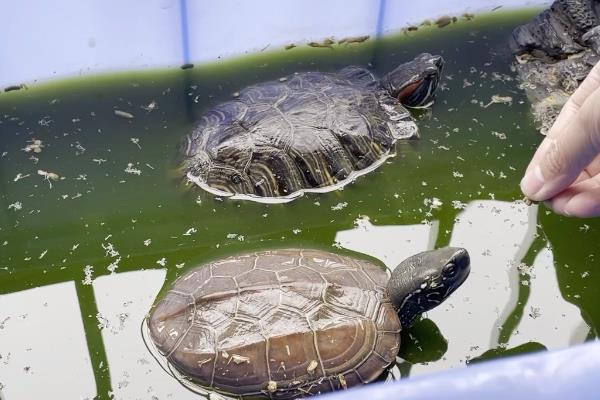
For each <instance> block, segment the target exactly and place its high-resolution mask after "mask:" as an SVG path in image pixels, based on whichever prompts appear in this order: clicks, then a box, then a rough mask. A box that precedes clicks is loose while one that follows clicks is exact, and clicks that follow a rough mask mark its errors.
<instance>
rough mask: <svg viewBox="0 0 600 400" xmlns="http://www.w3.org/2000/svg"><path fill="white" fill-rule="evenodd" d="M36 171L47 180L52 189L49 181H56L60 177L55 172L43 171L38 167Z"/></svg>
mask: <svg viewBox="0 0 600 400" xmlns="http://www.w3.org/2000/svg"><path fill="white" fill-rule="evenodd" d="M37 173H38V175H41V176H43V177H44V180H46V181H48V185H50V189H52V182H51V181H57V180H59V179H60V176H59V175H58V174H55V173H54V172H48V171H44V170H43V169H38V171H37Z"/></svg>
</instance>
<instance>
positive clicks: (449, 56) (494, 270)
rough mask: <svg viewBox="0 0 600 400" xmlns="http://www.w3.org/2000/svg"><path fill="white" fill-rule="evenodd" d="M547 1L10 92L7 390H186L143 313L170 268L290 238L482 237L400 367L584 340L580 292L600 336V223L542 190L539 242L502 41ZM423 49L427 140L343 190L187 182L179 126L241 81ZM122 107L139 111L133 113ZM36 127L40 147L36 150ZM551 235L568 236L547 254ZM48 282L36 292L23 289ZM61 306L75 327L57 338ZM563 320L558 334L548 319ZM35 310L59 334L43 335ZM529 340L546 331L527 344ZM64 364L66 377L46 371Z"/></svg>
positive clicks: (333, 242)
mask: <svg viewBox="0 0 600 400" xmlns="http://www.w3.org/2000/svg"><path fill="white" fill-rule="evenodd" d="M496 16H497V17H496ZM529 18H530V15H526V14H510V15H509V14H507V16H505V17H504V16H499V14H496V13H495V15H494V17H493V18H492V17H485V16H482V17H480V16H477V17H476V18H475V20H473V21H469V22H468V23H467V22H465V23H464V24H461V23H457V24H452V25H451V26H449V27H447V28H444V29H438V28H436V27H434V28H432V29H429V30H427V29H425V28H419V31H418V32H417V33H415V34H414V36H413V34H411V35H410V36H405V35H401V36H398V37H391V38H384V39H382V40H381V41H380V42H376V43H371V42H370V41H369V42H365V43H364V44H362V45H360V46H359V45H357V46H336V47H335V49H333V50H332V49H294V50H293V51H284V52H282V53H281V54H273V55H264V54H261V55H256V56H253V57H250V58H248V59H244V60H239V61H235V62H223V63H219V64H218V65H216V66H197V67H195V68H194V69H191V70H186V71H181V70H179V69H177V70H171V71H163V72H160V71H159V72H152V73H144V74H142V73H131V74H124V75H119V76H114V77H112V76H110V77H101V78H98V79H88V78H85V79H79V80H73V81H70V82H65V83H64V85H63V83H60V84H53V85H50V86H48V87H45V88H44V87H39V88H38V87H35V86H34V87H31V88H30V89H28V90H25V91H20V92H16V93H15V92H11V93H1V94H0V107H1V108H2V110H3V112H2V113H0V137H1V138H2V139H1V140H0V189H1V190H0V282H1V284H0V355H1V356H2V359H0V387H2V386H4V389H0V390H2V391H3V392H5V393H4V394H5V395H6V396H8V399H9V400H12V399H13V398H15V397H16V398H17V399H18V398H19V396H20V394H21V393H23V394H24V395H27V396H28V397H26V398H32V397H33V398H35V396H34V395H36V394H38V391H39V390H40V387H44V388H45V390H46V394H47V393H48V390H49V388H52V390H56V391H61V393H60V394H61V396H59V397H58V398H68V397H71V398H73V396H70V395H69V393H74V392H76V391H79V394H80V395H81V396H83V397H90V396H92V395H93V394H94V393H95V392H97V393H98V395H99V397H100V398H103V399H104V398H109V393H113V394H114V395H115V397H117V398H130V396H131V397H133V398H136V397H141V398H148V397H151V396H153V395H156V396H158V397H160V398H186V396H188V394H187V391H186V390H185V389H183V388H182V387H181V386H180V385H179V384H177V383H176V382H174V379H173V378H171V377H169V376H168V375H167V374H166V373H164V372H163V371H162V370H160V366H159V365H158V364H156V363H155V361H154V360H153V359H151V357H150V355H149V353H147V350H146V349H145V347H143V342H142V340H141V337H140V332H139V327H140V323H141V320H142V318H143V316H144V314H145V313H146V312H147V311H148V309H149V307H150V304H151V303H152V301H153V299H154V297H155V296H156V295H157V293H158V292H159V290H160V287H161V285H162V284H163V282H167V283H170V282H172V281H173V280H174V279H175V278H176V277H177V276H179V275H180V274H181V273H183V272H184V271H186V270H187V269H188V268H191V267H193V266H194V265H197V264H199V263H203V262H206V261H208V260H211V259H216V258H222V257H226V256H228V255H231V254H233V253H237V252H246V251H250V250H263V249H267V248H273V247H305V248H308V247H316V248H319V249H327V250H332V246H335V247H337V249H334V250H335V251H339V252H341V253H348V252H350V251H354V252H359V253H363V254H366V255H369V256H372V257H376V258H378V259H379V260H381V262H382V263H383V264H385V265H386V266H387V267H389V268H394V267H395V266H396V265H397V264H398V263H399V262H400V261H401V260H402V259H403V258H405V257H407V256H409V255H411V254H414V253H416V252H419V251H422V250H425V249H428V248H432V247H433V246H434V243H435V246H443V245H447V244H452V245H463V246H464V247H466V248H467V249H468V250H469V251H470V253H471V256H472V258H473V267H472V268H473V272H472V275H471V277H470V278H469V279H468V280H467V282H466V283H465V285H463V287H461V288H460V289H459V291H458V292H456V293H455V294H454V295H453V296H452V297H451V298H450V299H449V300H448V302H446V303H444V304H443V305H442V306H440V307H438V308H437V309H435V310H432V311H431V312H429V313H428V315H427V318H428V319H426V320H425V321H430V323H427V322H426V323H423V324H421V325H418V326H417V327H415V328H414V329H413V328H411V329H408V330H406V331H405V332H404V334H405V337H404V341H403V345H402V352H401V354H402V356H403V357H405V358H406V360H405V361H404V362H402V363H400V364H399V365H398V366H397V367H396V368H394V373H395V375H396V376H398V375H400V374H401V375H403V376H406V375H408V374H410V373H421V372H425V371H430V370H437V369H442V368H446V367H452V366H456V365H463V364H464V363H465V360H467V359H470V358H473V357H477V356H481V355H483V354H484V353H487V352H486V350H494V351H496V350H498V349H503V348H504V347H503V346H510V347H511V349H512V350H514V351H527V350H531V349H532V348H540V347H541V346H547V347H550V348H551V347H556V346H563V345H565V344H567V343H574V342H578V341H580V340H581V336H580V335H579V333H577V332H579V331H577V327H578V326H580V319H579V316H578V315H577V310H576V309H574V308H573V307H571V306H570V305H569V304H566V303H565V302H564V300H563V299H562V298H564V299H566V300H567V301H568V302H569V303H570V304H573V305H574V306H576V307H578V308H579V309H580V310H582V313H583V314H582V315H583V318H584V319H585V321H586V322H587V324H588V325H589V326H590V333H589V334H588V337H590V338H591V337H593V336H594V335H596V331H597V327H598V326H600V297H599V296H598V293H597V288H598V286H599V285H600V272H599V271H598V268H597V264H598V262H597V260H598V259H599V258H600V253H599V250H597V243H598V238H600V223H598V222H596V221H593V220H592V221H575V220H569V219H565V218H559V217H556V216H553V215H551V214H550V215H547V214H546V213H545V212H544V210H543V208H542V207H541V209H540V212H539V218H540V219H539V220H538V221H537V222H538V223H540V226H539V227H538V228H537V233H538V234H539V235H540V237H538V238H537V239H536V241H535V242H534V243H533V245H531V246H530V243H531V241H532V240H534V237H535V236H536V235H535V232H536V219H535V218H536V216H535V214H536V208H535V207H532V208H526V207H525V206H524V205H523V204H521V203H511V201H513V200H514V199H516V198H518V197H519V196H520V192H519V188H518V180H519V179H520V175H521V171H522V170H523V169H524V168H525V166H526V164H527V162H528V160H529V158H530V157H531V154H532V152H533V149H534V148H535V146H536V145H537V143H538V142H539V141H540V137H539V136H536V132H535V129H534V127H533V126H532V124H531V118H530V112H529V105H528V104H527V103H526V99H525V97H524V96H523V93H522V92H521V91H520V90H519V89H518V88H517V87H516V82H515V81H514V74H513V73H512V72H511V70H510V66H509V63H510V60H511V57H510V55H509V54H508V53H507V52H506V51H505V49H504V47H503V46H504V44H505V42H506V37H507V35H509V34H510V31H511V30H512V29H513V28H514V26H516V25H518V24H520V23H522V22H523V21H526V20H528V19H529ZM296 50H297V51H296ZM423 51H428V52H431V53H436V54H442V55H443V56H444V57H445V59H446V61H447V64H446V74H445V75H446V76H445V78H444V80H443V82H442V83H441V85H440V88H439V90H438V92H437V95H438V97H437V101H436V104H435V105H434V107H433V110H432V111H431V113H425V114H420V115H418V124H419V127H420V131H421V133H422V138H421V140H418V141H411V142H402V143H398V145H397V147H396V150H397V154H396V157H394V158H390V159H388V160H387V161H386V162H385V163H384V165H382V166H381V168H379V169H377V170H376V171H373V172H371V173H369V174H368V175H366V176H363V177H361V178H359V179H358V180H357V181H356V182H354V183H353V184H350V185H348V186H346V187H345V188H344V190H340V191H335V192H331V193H328V194H323V195H318V194H307V195H305V196H304V197H303V198H300V199H298V200H295V201H294V202H292V203H289V204H286V205H264V204H253V203H250V202H236V201H229V200H226V199H220V198H215V197H214V196H211V195H208V194H206V193H205V192H203V191H194V190H190V191H187V192H183V188H181V185H179V183H180V182H179V180H178V179H177V178H176V177H177V176H178V175H177V173H176V171H174V167H173V163H172V161H173V156H174V154H175V152H176V150H175V148H176V144H177V141H178V140H179V138H181V137H182V136H183V135H185V134H187V133H188V132H189V131H190V129H192V122H193V121H194V120H195V119H196V118H197V117H198V116H199V115H201V114H202V113H203V112H204V111H205V110H206V109H207V108H209V107H212V106H214V105H215V104H217V103H219V102H221V101H225V100H228V99H230V98H231V94H232V93H233V92H235V91H239V90H240V89H241V88H243V87H245V86H247V85H248V84H252V83H256V82H260V81H264V80H271V79H277V78H279V77H281V76H287V75H289V74H291V73H294V72H297V71H308V70H322V71H334V70H339V68H341V67H343V66H346V65H351V64H354V65H367V64H368V63H372V65H374V73H375V74H376V75H378V76H382V74H383V73H385V72H388V71H389V70H391V69H392V68H394V67H395V66H396V65H398V64H399V63H401V62H404V61H406V60H407V59H412V58H413V57H414V56H415V54H418V53H420V52H423ZM374 60H375V61H376V62H373V61H374ZM494 95H501V96H510V97H511V98H512V99H513V102H512V105H511V104H491V105H489V106H487V104H488V102H489V101H490V99H491V98H492V97H493V96H494ZM150 105H153V107H150ZM115 109H119V110H124V111H127V112H130V113H132V114H133V115H134V116H135V118H134V119H122V118H119V117H118V116H116V115H115V113H114V110H115ZM36 140H39V141H41V142H42V144H43V146H44V147H43V148H41V150H42V151H41V152H39V153H36V152H35V150H33V151H29V152H27V151H25V150H24V149H26V148H27V147H28V146H30V145H32V144H33V145H35V143H36ZM38 170H41V171H46V173H56V174H57V175H59V176H60V177H59V179H58V180H53V179H52V178H50V177H49V176H50V175H43V174H42V175H40V174H39V173H38V172H37V171H38ZM46 178H47V179H46ZM481 199H491V200H494V199H495V200H497V201H491V200H490V201H482V200H481ZM459 213H460V215H458V214H459ZM457 216H458V220H457V222H455V219H456V217H457ZM546 242H547V243H549V244H550V246H551V247H550V248H551V251H550V250H542V251H541V255H539V257H538V255H537V253H538V252H539V250H541V249H543V247H544V246H545V245H546ZM540 243H541V244H540ZM530 247H531V249H530V250H528V248H530ZM526 253H527V254H526ZM354 255H355V256H356V254H354ZM522 263H525V265H522ZM534 264H535V265H534ZM552 264H554V266H552ZM528 265H530V266H533V267H531V268H529V267H527V266H528ZM140 266H144V267H145V268H157V269H160V270H158V271H152V270H140ZM130 271H135V272H131V273H130ZM554 274H556V277H557V278H558V279H557V280H555V279H554ZM64 282H71V283H69V284H64ZM73 282H74V286H75V290H73ZM55 284H57V285H64V286H54V285H55ZM557 284H558V287H557V286H556V285H557ZM36 286H37V287H40V289H39V291H37V292H36V291H35V290H31V291H23V290H25V289H30V288H32V287H36ZM56 288H61V290H58V289H56ZM559 291H560V296H559ZM58 292H60V293H58ZM38 296H39V297H38ZM61 296H63V297H64V301H63V302H62V303H61V305H60V307H58V308H54V306H53V302H54V299H55V298H63V297H61ZM25 298H27V299H29V298H31V299H32V300H26V299H25ZM14 299H18V301H17V300H14ZM77 300H78V302H77ZM44 302H48V307H47V308H43V303H44ZM5 304H6V306H5ZM40 304H42V306H40ZM24 314H27V315H28V317H27V318H25V319H23V320H20V319H19V315H24ZM530 314H531V315H533V316H535V318H532V317H531V316H530ZM563 314H564V316H563ZM8 317H10V319H6V318H8ZM57 321H60V327H61V328H63V330H62V331H60V332H62V336H61V337H55V336H56V335H58V332H59V331H58V330H57V326H58V325H59V324H58V323H57ZM82 321H83V324H82V323H81V322H82ZM558 321H560V322H558ZM563 323H564V325H563ZM27 324H30V325H27ZM554 326H558V330H556V331H552V332H554V333H555V334H554V335H552V334H550V333H549V331H548V329H549V328H548V327H550V328H551V329H554ZM32 327H37V329H38V330H42V331H43V332H44V334H43V335H39V337H43V338H48V340H47V341H44V342H43V343H42V342H39V343H38V341H39V340H41V339H39V338H34V337H30V336H31V335H32V332H33V329H34V328H32ZM84 330H85V332H84ZM584 331H585V329H583V330H582V331H581V332H584ZM27 335H30V336H27ZM9 337H10V339H9ZM19 337H21V338H27V340H26V341H19V340H17V338H19ZM444 340H446V341H447V342H448V343H447V346H446V345H445V344H444V343H445V342H444ZM529 341H531V342H534V341H535V342H540V344H539V345H537V347H536V346H530V345H523V346H519V343H523V342H526V343H528V342H529ZM546 342H547V343H546ZM4 343H10V344H11V346H10V349H9V350H7V347H6V346H5V344H4ZM47 343H51V344H52V346H49V345H48V344H47ZM13 344H14V345H13ZM38 344H39V345H38ZM446 347H447V350H446ZM29 348H31V350H28V349H29ZM13 349H14V350H13ZM421 350H422V351H421ZM88 351H89V353H88ZM8 352H11V359H10V360H8V358H7V356H6V354H7V353H8ZM441 354H443V356H441V359H439V360H438V358H439V357H440V355H441ZM489 354H491V353H489ZM495 354H499V352H498V351H496V353H495ZM57 355H60V356H61V357H62V358H61V360H62V361H61V363H62V364H65V365H69V366H72V369H73V370H75V369H76V370H78V371H81V376H82V377H81V378H80V379H79V380H77V381H76V382H75V381H72V380H67V377H66V376H65V374H63V373H62V372H61V371H56V370H52V368H50V367H48V365H49V363H48V360H49V359H51V358H52V357H55V356H57ZM24 357H25V358H24ZM14 360H21V361H16V362H15V361H14ZM146 362H148V363H146ZM26 363H27V364H30V368H29V370H27V371H25V370H24V368H25V367H26V366H27V365H26ZM107 365H108V366H109V367H110V368H107ZM44 368H45V369H44ZM36 371H45V372H47V373H44V374H43V376H42V375H41V374H37V373H36ZM92 373H93V376H94V378H95V382H94V379H92V378H91V376H92V375H91V374H92ZM45 377H51V379H52V380H53V385H48V384H46V383H44V384H39V385H38V384H37V382H39V381H38V380H39V379H46V378H45ZM48 379H50V378H48ZM44 382H45V381H44ZM30 383H31V384H30ZM63 383H65V384H63ZM94 383H95V386H94ZM16 390H17V391H19V392H15V391H16ZM30 392H31V393H32V396H29V394H30ZM63 392H64V393H66V395H65V396H62V393H63ZM13 393H19V395H13ZM57 393H58V392H57ZM46 397H48V396H46ZM75 398H79V396H75Z"/></svg>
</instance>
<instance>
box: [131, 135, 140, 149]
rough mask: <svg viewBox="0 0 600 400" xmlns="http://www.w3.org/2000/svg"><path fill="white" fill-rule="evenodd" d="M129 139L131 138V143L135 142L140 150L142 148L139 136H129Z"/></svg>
mask: <svg viewBox="0 0 600 400" xmlns="http://www.w3.org/2000/svg"><path fill="white" fill-rule="evenodd" d="M129 140H131V143H133V144H135V145H136V146H137V147H138V149H140V150H141V149H142V146H140V139H139V138H136V137H132V138H129Z"/></svg>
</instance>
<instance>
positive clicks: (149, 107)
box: [141, 100, 158, 112]
mask: <svg viewBox="0 0 600 400" xmlns="http://www.w3.org/2000/svg"><path fill="white" fill-rule="evenodd" d="M141 108H142V109H143V110H146V111H148V112H151V111H154V110H156V109H157V108H158V103H157V102H156V101H154V100H152V101H151V102H150V103H148V105H145V106H141Z"/></svg>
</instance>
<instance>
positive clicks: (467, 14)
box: [462, 13, 475, 21]
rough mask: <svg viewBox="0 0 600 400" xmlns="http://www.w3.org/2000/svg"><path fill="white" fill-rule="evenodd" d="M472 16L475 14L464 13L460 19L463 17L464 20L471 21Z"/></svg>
mask: <svg viewBox="0 0 600 400" xmlns="http://www.w3.org/2000/svg"><path fill="white" fill-rule="evenodd" d="M473 18H475V14H470V13H464V14H463V15H462V19H464V20H465V21H471V20H472V19H473Z"/></svg>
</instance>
